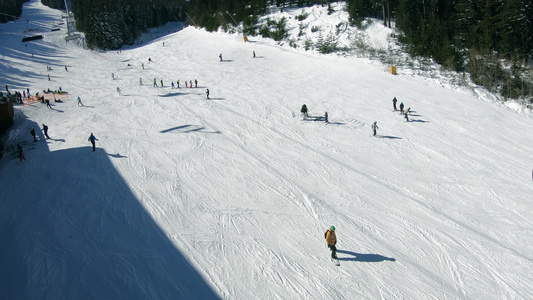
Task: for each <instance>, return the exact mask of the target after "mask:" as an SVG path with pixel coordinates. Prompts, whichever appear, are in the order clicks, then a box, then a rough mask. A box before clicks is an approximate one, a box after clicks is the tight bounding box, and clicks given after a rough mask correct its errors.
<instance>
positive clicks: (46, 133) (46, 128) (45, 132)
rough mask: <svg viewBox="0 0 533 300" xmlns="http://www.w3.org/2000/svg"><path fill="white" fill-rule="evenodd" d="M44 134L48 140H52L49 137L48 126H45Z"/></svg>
mask: <svg viewBox="0 0 533 300" xmlns="http://www.w3.org/2000/svg"><path fill="white" fill-rule="evenodd" d="M43 132H44V136H45V137H46V138H47V139H50V137H49V136H48V126H46V125H44V124H43Z"/></svg>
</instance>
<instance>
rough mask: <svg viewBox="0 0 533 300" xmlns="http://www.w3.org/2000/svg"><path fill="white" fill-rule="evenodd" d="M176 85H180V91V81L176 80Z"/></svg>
mask: <svg viewBox="0 0 533 300" xmlns="http://www.w3.org/2000/svg"><path fill="white" fill-rule="evenodd" d="M176 84H177V85H178V89H179V88H180V80H179V79H178V80H176Z"/></svg>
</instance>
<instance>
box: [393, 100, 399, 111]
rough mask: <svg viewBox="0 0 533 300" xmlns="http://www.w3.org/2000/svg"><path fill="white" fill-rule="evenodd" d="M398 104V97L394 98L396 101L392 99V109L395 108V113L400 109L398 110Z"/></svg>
mask: <svg viewBox="0 0 533 300" xmlns="http://www.w3.org/2000/svg"><path fill="white" fill-rule="evenodd" d="M396 102H398V99H396V97H394V99H392V107H393V108H394V111H397V110H398V109H397V108H396Z"/></svg>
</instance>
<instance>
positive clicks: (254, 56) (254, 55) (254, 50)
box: [254, 50, 255, 58]
mask: <svg viewBox="0 0 533 300" xmlns="http://www.w3.org/2000/svg"><path fill="white" fill-rule="evenodd" d="M254 58H255V50H254Z"/></svg>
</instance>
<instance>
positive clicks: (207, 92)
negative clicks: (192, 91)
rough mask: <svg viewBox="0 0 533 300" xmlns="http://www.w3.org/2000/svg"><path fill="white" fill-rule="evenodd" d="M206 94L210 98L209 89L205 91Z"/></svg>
mask: <svg viewBox="0 0 533 300" xmlns="http://www.w3.org/2000/svg"><path fill="white" fill-rule="evenodd" d="M205 94H206V95H207V99H209V89H207V91H205Z"/></svg>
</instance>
